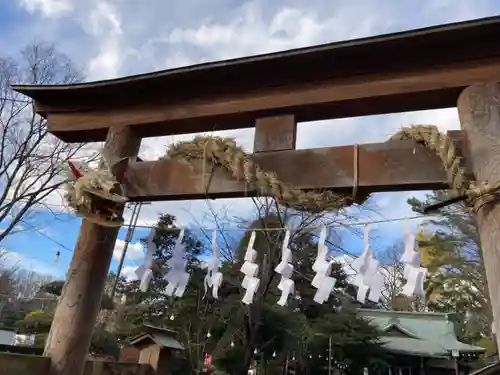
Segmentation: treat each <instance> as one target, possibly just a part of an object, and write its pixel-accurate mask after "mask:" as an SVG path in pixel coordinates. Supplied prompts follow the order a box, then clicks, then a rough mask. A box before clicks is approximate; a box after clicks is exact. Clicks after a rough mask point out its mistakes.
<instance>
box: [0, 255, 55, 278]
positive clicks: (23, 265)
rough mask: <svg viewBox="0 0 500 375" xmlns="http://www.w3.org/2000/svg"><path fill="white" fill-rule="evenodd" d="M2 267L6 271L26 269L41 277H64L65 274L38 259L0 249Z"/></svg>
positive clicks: (0, 264)
mask: <svg viewBox="0 0 500 375" xmlns="http://www.w3.org/2000/svg"><path fill="white" fill-rule="evenodd" d="M0 266H1V267H2V268H5V269H14V270H16V269H25V270H28V271H33V272H36V273H37V274H39V275H50V276H54V277H63V276H64V274H63V273H62V272H61V270H60V269H58V268H57V267H55V266H53V265H50V264H47V263H45V262H43V261H40V260H38V259H34V258H30V257H28V256H26V255H25V254H21V253H19V252H15V251H9V250H7V249H2V248H0Z"/></svg>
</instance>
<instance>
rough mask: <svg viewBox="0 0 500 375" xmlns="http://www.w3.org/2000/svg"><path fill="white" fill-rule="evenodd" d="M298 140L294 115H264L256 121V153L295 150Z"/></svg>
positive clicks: (254, 147) (254, 150) (254, 148)
mask: <svg viewBox="0 0 500 375" xmlns="http://www.w3.org/2000/svg"><path fill="white" fill-rule="evenodd" d="M296 141H297V123H296V122H295V116H294V115H281V116H272V117H263V118H259V119H257V120H256V121H255V138H254V146H253V152H254V153H258V152H266V151H283V150H294V149H295V143H296Z"/></svg>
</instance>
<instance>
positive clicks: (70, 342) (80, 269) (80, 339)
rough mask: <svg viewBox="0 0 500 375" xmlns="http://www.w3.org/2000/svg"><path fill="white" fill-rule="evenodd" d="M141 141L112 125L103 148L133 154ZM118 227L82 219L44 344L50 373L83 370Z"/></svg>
mask: <svg viewBox="0 0 500 375" xmlns="http://www.w3.org/2000/svg"><path fill="white" fill-rule="evenodd" d="M140 143H141V139H140V138H138V137H136V135H135V134H134V133H133V131H132V129H131V128H130V127H111V128H109V130H108V134H107V137H106V143H105V147H106V148H107V149H108V150H110V151H111V153H112V154H113V155H115V156H117V157H118V158H123V157H129V156H130V157H133V156H137V154H138V152H139V147H140ZM119 230H120V228H109V227H103V226H100V225H97V224H94V223H91V222H90V221H88V220H85V219H84V220H83V221H82V224H81V227H80V234H79V235H78V240H77V242H76V246H75V250H74V253H73V259H72V260H71V265H70V268H69V271H68V278H67V280H66V282H65V284H64V287H63V289H62V293H61V297H60V300H59V303H58V305H57V309H56V311H55V314H54V320H53V322H52V326H51V328H50V333H49V336H48V337H47V342H46V344H45V352H44V355H46V356H49V357H50V359H51V367H50V375H80V374H82V373H83V369H84V366H85V361H86V358H87V354H88V350H89V346H90V340H91V338H92V333H93V331H94V325H95V322H96V318H97V314H98V313H99V309H100V305H101V298H102V294H103V290H104V283H105V281H106V276H107V274H108V271H109V266H110V263H111V258H112V255H113V249H114V246H115V242H116V238H117V236H118V232H119Z"/></svg>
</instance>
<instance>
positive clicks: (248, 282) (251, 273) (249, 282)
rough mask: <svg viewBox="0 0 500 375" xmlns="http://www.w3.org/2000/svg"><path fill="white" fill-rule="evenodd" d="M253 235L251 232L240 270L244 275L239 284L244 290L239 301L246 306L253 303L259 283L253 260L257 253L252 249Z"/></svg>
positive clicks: (257, 270) (256, 268) (257, 267)
mask: <svg viewBox="0 0 500 375" xmlns="http://www.w3.org/2000/svg"><path fill="white" fill-rule="evenodd" d="M255 235H256V234H255V231H252V234H251V235H250V239H249V241H248V246H247V251H246V252H245V258H244V260H245V262H244V263H243V265H242V266H241V268H240V272H241V273H243V274H244V275H245V277H244V278H243V281H242V282H241V286H242V287H243V288H244V289H246V291H245V294H244V296H243V298H242V299H241V301H242V302H243V303H244V304H247V305H249V304H251V303H252V302H253V298H254V295H255V292H257V289H258V288H259V283H260V279H259V278H258V277H257V274H258V272H259V265H258V264H256V263H255V260H256V259H257V251H256V250H255V249H254V248H253V245H254V243H255Z"/></svg>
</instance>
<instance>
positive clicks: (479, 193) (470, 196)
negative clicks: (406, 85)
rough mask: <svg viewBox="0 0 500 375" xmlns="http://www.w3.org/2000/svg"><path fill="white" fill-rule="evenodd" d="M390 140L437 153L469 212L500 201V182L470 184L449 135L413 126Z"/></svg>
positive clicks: (435, 128) (421, 126)
mask: <svg viewBox="0 0 500 375" xmlns="http://www.w3.org/2000/svg"><path fill="white" fill-rule="evenodd" d="M390 140H413V141H415V142H417V143H420V144H422V145H424V146H425V147H426V148H428V149H429V150H432V151H435V152H436V154H437V156H438V157H439V158H440V159H441V162H442V163H443V168H444V170H445V172H446V174H447V178H448V183H449V185H450V188H452V189H453V190H455V193H456V194H457V195H458V196H462V197H464V198H465V199H464V200H465V203H466V204H467V206H468V208H469V210H471V211H472V212H477V211H478V210H479V209H480V208H481V207H482V206H483V205H485V204H486V203H488V202H490V201H492V200H495V199H497V198H498V195H499V191H500V181H499V182H497V183H496V184H495V185H490V184H489V183H488V181H482V182H475V181H469V180H468V179H467V177H466V176H465V168H464V167H463V165H462V157H461V156H459V155H458V152H457V148H456V146H455V144H454V143H453V141H452V140H451V139H450V137H448V135H447V134H445V133H441V132H440V131H439V129H438V128H437V127H436V126H434V125H413V126H409V127H404V128H403V129H401V130H400V131H399V132H397V133H396V134H394V135H393V136H392V137H391V138H390Z"/></svg>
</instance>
